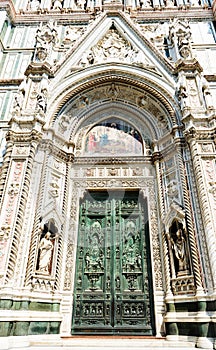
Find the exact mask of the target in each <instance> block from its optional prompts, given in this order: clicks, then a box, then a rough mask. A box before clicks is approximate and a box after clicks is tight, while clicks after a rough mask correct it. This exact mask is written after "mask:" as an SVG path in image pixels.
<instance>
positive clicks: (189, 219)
mask: <svg viewBox="0 0 216 350" xmlns="http://www.w3.org/2000/svg"><path fill="white" fill-rule="evenodd" d="M175 143H176V148H177V157H178V164H179V170H180V176H181V183H182V190H183V198H184V206H185V214H186V215H185V216H186V222H187V231H188V238H189V242H190V248H191V258H192V264H193V271H194V278H195V283H196V289H197V292H202V291H203V286H202V280H201V271H200V264H199V258H198V256H199V255H198V249H197V244H196V238H195V232H194V224H193V220H192V215H191V205H190V198H189V193H188V186H187V182H186V174H185V168H184V161H183V156H182V151H181V144H180V140H179V139H176V140H175Z"/></svg>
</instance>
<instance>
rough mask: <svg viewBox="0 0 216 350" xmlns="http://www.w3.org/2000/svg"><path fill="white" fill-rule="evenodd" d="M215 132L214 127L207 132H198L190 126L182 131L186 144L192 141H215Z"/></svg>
mask: <svg viewBox="0 0 216 350" xmlns="http://www.w3.org/2000/svg"><path fill="white" fill-rule="evenodd" d="M215 131H216V130H215V127H214V128H212V129H208V130H206V129H205V130H199V129H196V128H195V127H194V126H192V127H191V128H190V129H187V130H185V131H184V135H185V139H186V140H187V141H188V142H190V141H192V140H215Z"/></svg>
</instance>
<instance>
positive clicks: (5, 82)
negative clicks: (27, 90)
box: [0, 79, 23, 87]
mask: <svg viewBox="0 0 216 350" xmlns="http://www.w3.org/2000/svg"><path fill="white" fill-rule="evenodd" d="M22 81H23V79H0V87H1V86H7V87H8V86H14V85H15V86H19V85H20V83H21V82H22Z"/></svg>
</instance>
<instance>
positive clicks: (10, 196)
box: [1, 132, 39, 284]
mask: <svg viewBox="0 0 216 350" xmlns="http://www.w3.org/2000/svg"><path fill="white" fill-rule="evenodd" d="M38 136H39V135H38ZM8 137H9V139H10V142H9V145H10V148H11V149H12V152H10V160H9V159H8V158H6V162H7V163H8V165H9V169H10V175H9V177H8V178H7V179H6V184H5V189H4V204H3V207H2V211H1V225H2V226H5V225H7V227H8V230H9V240H8V245H7V247H4V249H5V250H6V251H8V253H7V256H8V258H7V261H5V266H4V271H5V276H4V283H5V284H8V283H9V281H10V280H11V279H12V278H13V276H14V273H15V270H16V268H18V265H19V264H18V261H17V254H18V250H19V244H20V236H21V232H22V224H23V219H24V215H25V208H26V202H27V198H28V192H29V186H30V181H31V173H32V167H33V161H34V156H35V150H36V147H37V137H36V138H35V133H34V132H33V133H32V134H30V135H29V136H28V138H30V140H31V145H29V144H28V143H26V144H25V143H24V142H22V144H21V142H17V141H16V139H17V140H19V139H20V137H19V136H18V135H16V134H15V133H13V132H11V133H9V134H8ZM21 139H22V137H21ZM21 139H20V140H21ZM23 141H24V140H23ZM28 141H29V140H28ZM12 143H13V147H12ZM2 267H3V266H2Z"/></svg>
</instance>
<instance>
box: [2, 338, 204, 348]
mask: <svg viewBox="0 0 216 350" xmlns="http://www.w3.org/2000/svg"><path fill="white" fill-rule="evenodd" d="M194 348H195V342H189V341H179V340H176V341H174V340H169V341H168V340H166V339H163V338H146V337H130V336H129V337H114V336H109V337H106V336H92V337H88V336H85V337H78V336H76V337H60V336H57V335H37V336H27V337H19V336H17V337H7V338H5V337H4V338H0V350H60V349H65V350H85V349H86V350H99V349H100V350H103V349H106V350H116V349H119V350H129V349H131V350H143V349H146V350H190V349H194ZM206 349H207V348H206ZM208 349H209V347H208Z"/></svg>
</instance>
